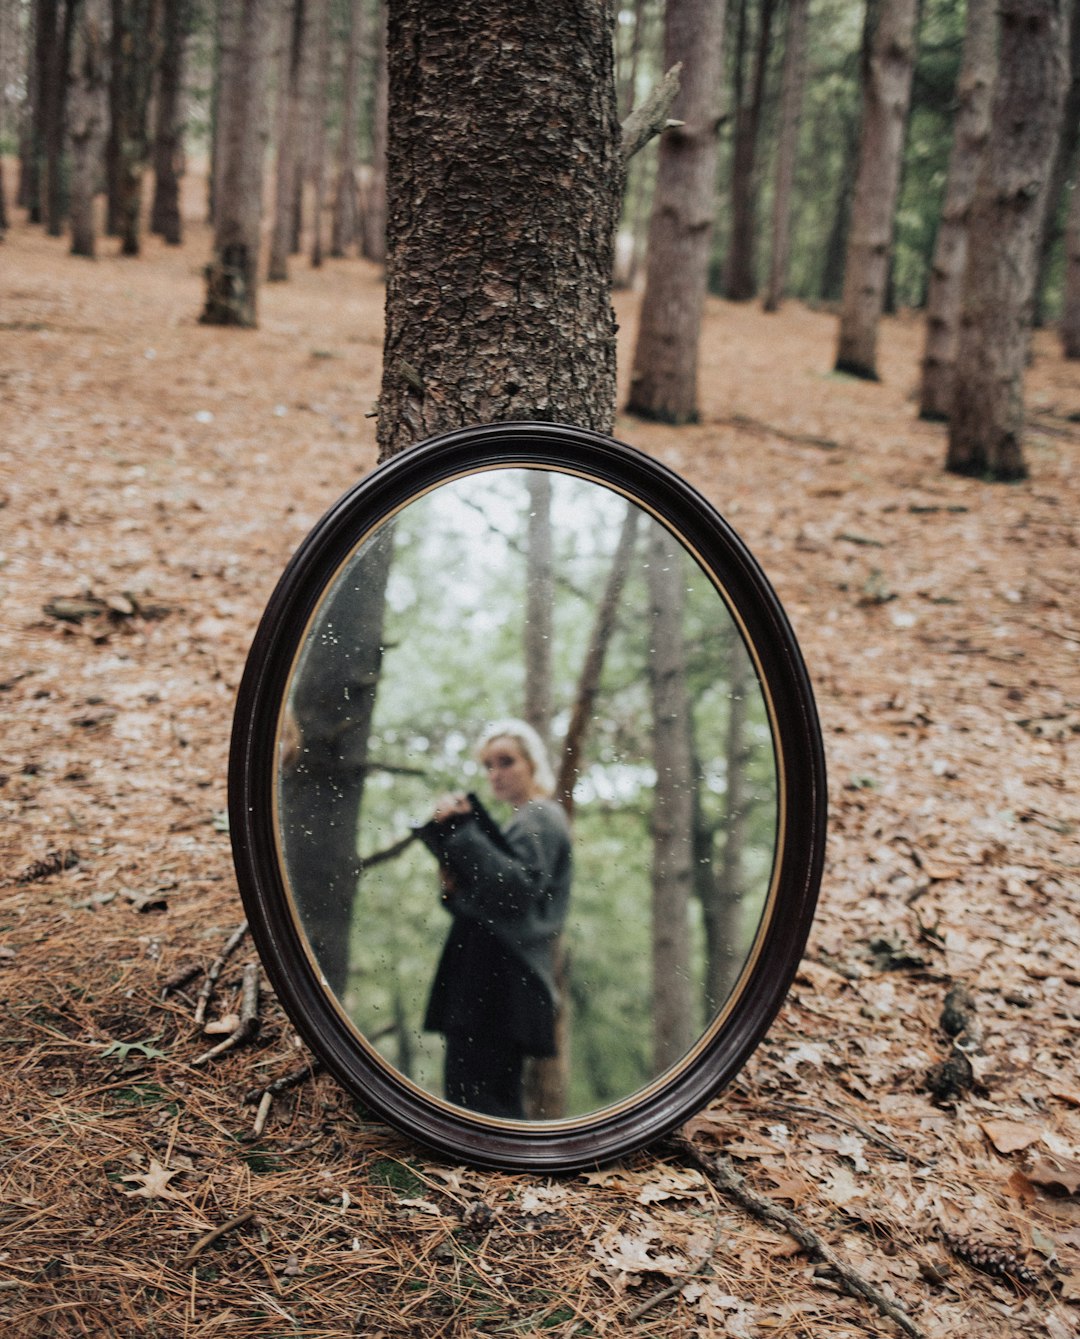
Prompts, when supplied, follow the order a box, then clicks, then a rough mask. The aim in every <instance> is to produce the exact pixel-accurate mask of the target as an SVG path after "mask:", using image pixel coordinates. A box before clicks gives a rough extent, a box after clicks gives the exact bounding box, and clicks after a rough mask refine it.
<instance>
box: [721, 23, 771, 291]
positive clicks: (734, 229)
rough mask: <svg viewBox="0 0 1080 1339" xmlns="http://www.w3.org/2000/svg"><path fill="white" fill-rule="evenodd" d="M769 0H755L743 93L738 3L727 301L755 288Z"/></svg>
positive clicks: (743, 26)
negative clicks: (753, 38)
mask: <svg viewBox="0 0 1080 1339" xmlns="http://www.w3.org/2000/svg"><path fill="white" fill-rule="evenodd" d="M773 8H774V0H760V4H759V5H758V6H757V9H758V31H757V42H756V44H755V55H754V74H753V79H752V81H751V85H750V96H749V98H748V99H747V98H744V97H743V89H742V85H743V82H744V80H743V70H744V68H745V60H746V49H747V48H748V47H749V38H748V34H747V31H746V30H747V27H748V25H747V23H746V17H747V0H741V5H740V9H739V34H740V40H739V53H738V59H737V62H736V76H737V77H736V90H737V92H736V107H735V145H734V151H733V153H732V166H731V240H730V242H729V244H728V253H727V260H726V262H725V265H724V296H725V297H727V298H728V299H729V300H730V301H732V302H749V301H750V300H751V298H753V297H754V295H755V294H756V293H757V272H756V259H755V253H756V246H755V243H756V240H757V186H756V170H755V169H756V163H757V145H758V130H759V128H760V126H761V108H762V104H763V102H764V100H765V74H766V70H767V68H768V62H769V42H770V39H771V36H772V18H773Z"/></svg>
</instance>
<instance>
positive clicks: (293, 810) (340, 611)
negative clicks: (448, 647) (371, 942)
mask: <svg viewBox="0 0 1080 1339" xmlns="http://www.w3.org/2000/svg"><path fill="white" fill-rule="evenodd" d="M392 557H393V525H392V524H391V525H388V526H384V527H383V528H382V529H381V530H380V532H379V535H378V538H377V539H376V540H375V541H374V542H373V543H372V544H371V545H369V547H368V548H367V550H366V552H365V555H364V569H363V570H364V579H363V582H362V583H361V584H360V585H357V584H356V583H355V582H354V581H351V580H348V579H346V580H343V581H342V582H341V583H340V585H339V586H338V588H337V589H335V590H334V591H332V592H331V594H330V595H329V597H328V599H327V600H326V602H325V604H324V605H323V607H322V609H321V610H320V613H319V622H320V625H321V626H322V627H323V628H332V629H333V631H334V634H335V635H334V636H332V637H329V636H326V637H312V638H309V639H308V643H307V646H306V650H305V652H304V657H303V660H302V661H301V663H300V665H299V668H298V672H297V674H296V675H295V677H294V685H295V686H294V691H293V695H292V698H291V700H290V703H289V707H290V710H291V712H292V715H293V719H294V722H295V725H296V730H297V737H298V746H297V748H296V750H295V760H294V761H293V760H292V759H288V758H287V759H285V760H284V761H283V765H282V771H281V788H282V795H281V811H280V812H281V814H282V816H283V818H287V822H286V824H285V827H284V830H283V833H282V840H283V845H284V849H285V859H286V865H287V868H288V874H289V883H290V885H291V887H292V891H293V895H294V896H295V898H296V904H297V910H298V911H299V913H300V919H301V922H302V923H303V926H304V930H305V932H306V933H307V936H308V939H309V941H310V943H311V947H312V951H313V952H314V954H315V959H316V961H317V962H318V964H319V970H320V971H321V972H322V973H323V975H324V976H325V977H326V980H327V983H328V984H329V986H330V989H331V990H332V991H333V992H334V993H335V994H336V995H338V996H339V998H340V997H341V996H342V995H343V994H344V991H345V988H346V985H347V983H348V967H349V923H350V920H351V917H352V907H353V901H354V899H355V895H356V884H357V878H358V876H359V871H358V858H357V849H356V838H357V821H358V818H359V814H360V806H361V803H362V802H363V796H364V782H365V778H366V776H367V769H368V743H369V738H370V734H371V722H372V717H373V715H374V711H375V698H376V693H377V691H378V686H379V675H380V672H381V669H382V654H383V646H382V641H383V619H384V615H385V609H386V583H387V579H388V577H389V573H390V565H391V561H392ZM329 684H332V685H334V686H335V688H336V691H335V692H328V691H327V685H329Z"/></svg>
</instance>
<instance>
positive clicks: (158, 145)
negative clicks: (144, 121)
mask: <svg viewBox="0 0 1080 1339" xmlns="http://www.w3.org/2000/svg"><path fill="white" fill-rule="evenodd" d="M193 17H194V7H193V5H192V0H164V17H163V21H162V41H161V64H160V70H161V74H160V77H159V79H158V91H157V124H156V128H155V132H154V200H153V204H152V206H151V208H150V231H151V232H153V233H157V234H158V235H159V236H160V237H164V239H165V241H166V242H168V244H169V245H170V246H179V245H180V243H181V242H182V240H183V223H182V221H181V217H180V181H181V178H182V177H183V175H184V107H183V98H184V63H185V55H186V51H187V41H188V36H189V35H190V32H191V24H192V19H193Z"/></svg>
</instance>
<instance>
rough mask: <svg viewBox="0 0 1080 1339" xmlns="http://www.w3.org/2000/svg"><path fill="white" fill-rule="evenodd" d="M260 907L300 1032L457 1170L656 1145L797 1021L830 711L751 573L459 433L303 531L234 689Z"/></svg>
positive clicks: (473, 432)
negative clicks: (773, 1033) (781, 1025)
mask: <svg viewBox="0 0 1080 1339" xmlns="http://www.w3.org/2000/svg"><path fill="white" fill-rule="evenodd" d="M230 818H231V830H232V834H233V847H234V855H235V861H236V867H237V873H238V878H239V882H240V887H241V892H242V894H243V897H244V901H245V905H246V907H247V910H248V915H249V920H250V922H251V926H252V932H253V935H254V937H255V940H256V944H257V946H258V948H259V952H260V955H261V957H262V959H263V963H264V966H265V968H266V971H267V973H268V975H269V977H270V979H271V981H272V983H273V985H274V987H275V989H276V990H277V992H278V994H279V997H280V998H281V1001H282V1003H283V1005H284V1007H285V1008H286V1010H287V1012H288V1013H289V1015H290V1017H291V1018H292V1019H293V1021H294V1023H295V1024H296V1027H297V1029H298V1031H299V1032H300V1033H301V1035H302V1036H303V1037H304V1039H305V1040H306V1041H307V1043H308V1044H309V1045H310V1046H311V1048H312V1049H313V1050H314V1051H315V1053H316V1054H317V1055H318V1056H319V1057H320V1058H321V1059H322V1060H323V1062H324V1063H325V1064H326V1065H327V1067H328V1068H329V1069H330V1070H331V1071H332V1072H333V1073H334V1074H335V1075H336V1076H337V1077H338V1078H339V1079H340V1080H341V1081H342V1082H343V1083H344V1084H345V1085H346V1086H347V1087H348V1088H350V1089H351V1090H352V1091H353V1092H354V1093H355V1094H356V1095H357V1096H358V1097H359V1098H360V1099H361V1100H362V1101H363V1102H365V1103H366V1104H368V1105H369V1106H370V1107H371V1108H372V1109H374V1110H375V1111H376V1112H378V1113H379V1114H380V1115H382V1116H383V1117H385V1118H386V1119H388V1120H390V1121H392V1122H393V1123H395V1124H397V1125H398V1126H399V1127H400V1128H402V1129H404V1130H406V1131H407V1132H408V1133H410V1134H412V1135H413V1136H415V1137H417V1138H419V1139H421V1140H423V1141H424V1142H426V1143H428V1144H430V1145H432V1146H434V1147H436V1148H439V1149H441V1150H442V1151H444V1152H447V1153H449V1154H451V1155H452V1156H454V1157H457V1158H466V1159H469V1160H472V1161H474V1162H478V1163H484V1164H487V1165H494V1166H506V1167H527V1166H531V1167H537V1168H546V1169H558V1168H571V1167H577V1166H582V1165H586V1164H589V1163H595V1162H598V1161H601V1160H603V1159H605V1158H610V1157H614V1156H617V1155H619V1154H622V1153H624V1152H626V1151H628V1150H629V1149H631V1148H634V1147H637V1146H640V1145H642V1144H645V1143H647V1142H649V1141H650V1140H652V1139H654V1138H656V1137H658V1136H659V1135H661V1134H663V1133H665V1132H667V1131H668V1130H670V1129H671V1128H673V1127H674V1126H675V1125H677V1124H679V1123H681V1122H682V1121H684V1120H685V1119H686V1118H687V1117H688V1116H689V1115H691V1114H692V1113H693V1112H694V1111H695V1110H696V1109H698V1108H699V1107H700V1106H701V1105H703V1104H704V1103H705V1102H707V1101H708V1100H709V1098H710V1097H712V1096H713V1095H714V1094H715V1093H716V1092H717V1091H719V1089H720V1088H722V1087H723V1085H724V1084H725V1083H727V1082H728V1081H729V1080H730V1079H731V1077H732V1076H733V1075H734V1074H735V1073H736V1072H737V1071H738V1069H739V1067H740V1066H741V1065H742V1064H743V1063H744V1062H745V1060H746V1059H747V1057H748V1056H749V1055H750V1054H751V1052H752V1051H753V1049H754V1047H755V1046H756V1045H757V1043H758V1042H759V1040H760V1039H761V1037H762V1035H763V1034H764V1032H765V1030H766V1029H767V1027H768V1025H769V1023H770V1022H771V1020H772V1018H773V1016H774V1015H775V1013H776V1011H777V1009H778V1008H779V1006H780V1004H781V1002H782V1000H783V998H784V995H785V994H786V991H787V988H788V986H789V984H790V981H791V978H792V976H793V974H794V972H795V969H796V967H797V965H798V962H799V958H800V956H801V953H802V949H803V946H804V943H805V940H806V936H807V933H808V931H809V926H810V921H811V917H812V915H813V909H814V903H815V900H816V895H817V887H818V882H819V879H820V871H821V862H822V854H823V846H824V833H825V784H824V765H823V756H822V747H821V740H820V734H819V730H818V725H817V718H816V714H815V710H814V704H813V698H812V695H811V690H810V686H809V682H808V679H807V676H806V672H805V669H804V667H803V663H802V660H801V657H800V655H799V651H798V647H797V644H796V642H795V638H794V636H793V634H792V632H791V629H790V627H789V625H788V623H787V620H786V619H785V617H784V615H783V612H782V610H781V608H780V605H779V603H778V601H777V599H776V597H775V595H774V594H773V592H772V590H771V588H770V586H769V585H768V583H767V581H766V579H765V577H764V576H763V575H762V573H761V571H760V569H759V568H758V566H757V564H756V563H755V562H754V560H753V559H752V557H751V556H750V554H749V553H748V552H747V550H746V548H745V547H744V546H743V545H742V543H741V542H740V541H739V540H738V538H737V537H736V536H735V534H734V533H733V531H732V530H731V529H730V528H729V527H728V526H727V524H726V523H725V522H724V521H723V520H722V519H721V518H720V516H719V515H717V513H716V512H715V511H713V509H712V508H711V507H710V506H709V505H708V504H707V503H706V502H705V501H704V500H703V499H702V498H701V497H700V496H699V495H698V494H696V493H695V492H694V491H693V490H692V489H691V488H690V487H689V486H688V485H687V484H686V483H685V482H684V481H682V480H681V479H679V478H678V477H677V476H676V475H674V474H672V473H671V472H670V471H668V470H666V469H665V468H664V467H662V466H660V465H658V464H657V463H656V462H654V461H653V460H651V459H650V458H648V457H646V456H643V455H642V454H640V453H639V452H637V451H634V450H632V449H631V448H629V447H626V446H623V445H621V444H619V443H616V442H614V441H612V440H610V439H608V438H604V437H600V436H598V435H596V434H593V433H589V432H585V431H582V430H578V429H570V428H562V427H557V426H553V425H546V424H509V425H499V426H495V427H485V428H473V429H466V430H463V431H460V432H456V433H452V434H449V435H447V436H445V437H442V438H439V439H437V440H434V441H431V442H428V443H425V444H423V445H421V446H419V447H416V448H414V449H413V450H412V451H410V452H407V453H405V454H404V455H402V456H399V457H396V458H395V459H394V460H392V461H391V462H389V463H388V464H386V465H384V466H381V467H380V468H379V469H378V470H376V471H375V472H374V473H373V474H372V475H371V476H370V477H369V478H367V479H366V480H364V481H363V482H362V483H360V484H358V485H357V486H356V487H355V488H354V489H353V490H352V491H351V492H350V493H349V494H347V495H346V496H345V497H344V498H343V499H342V500H341V501H340V502H339V503H338V504H337V505H336V506H335V507H334V508H333V509H332V510H331V511H330V512H329V513H328V514H327V515H326V516H325V517H324V518H323V520H322V521H321V522H320V523H319V524H318V525H317V526H316V527H315V529H314V530H313V531H312V533H311V534H310V535H309V536H308V538H307V539H306V540H305V542H304V543H303V545H302V546H301V548H300V549H299V551H298V552H297V554H296V556H295V557H294V559H293V561H292V562H291V563H290V565H289V567H288V569H287V570H286V572H285V574H284V575H283V577H282V579H281V581H280V583H279V585H278V588H277V590H276V591H275V593H274V595H273V597H272V599H271V601H270V604H269V606H268V608H267V611H266V613H265V615H264V618H263V621H262V623H261V625H260V628H259V631H258V634H257V636H256V639H255V642H254V644H253V647H252V651H251V654H250V657H249V660H248V665H247V669H246V671H245V675H244V679H243V682H242V684H241V688H240V694H239V699H238V704H237V711H236V719H235V725H234V739H233V750H232V755H231V762H230Z"/></svg>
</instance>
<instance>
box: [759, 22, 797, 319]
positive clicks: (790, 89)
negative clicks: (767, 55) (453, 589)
mask: <svg viewBox="0 0 1080 1339" xmlns="http://www.w3.org/2000/svg"><path fill="white" fill-rule="evenodd" d="M807 3H808V0H788V16H787V33H786V35H785V37H784V72H783V75H782V87H781V93H780V138H779V142H778V144H777V148H776V177H775V181H774V186H773V213H772V253H771V255H770V257H769V281H768V285H767V287H766V290H765V302H764V304H763V305H764V309H765V311H767V312H775V311H779V310H780V304H781V302H783V300H784V290H785V288H786V287H787V274H788V261H789V259H790V256H791V193H792V188H793V187H794V184H795V156H796V152H797V150H798V144H799V113H800V111H801V110H802V100H803V84H804V82H805V78H806V10H807Z"/></svg>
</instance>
